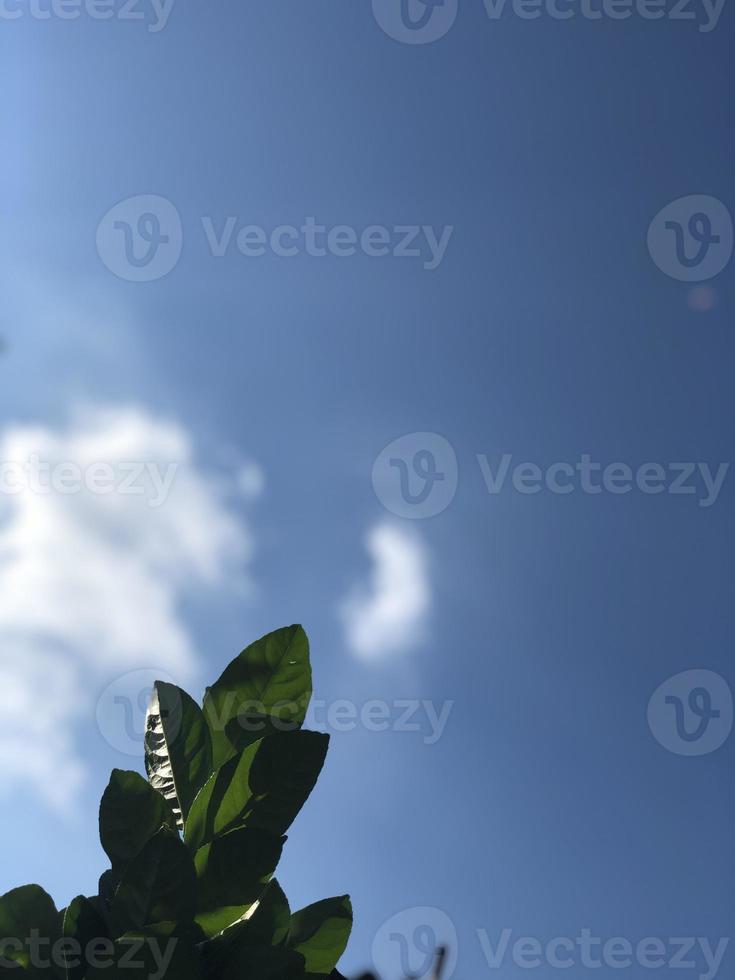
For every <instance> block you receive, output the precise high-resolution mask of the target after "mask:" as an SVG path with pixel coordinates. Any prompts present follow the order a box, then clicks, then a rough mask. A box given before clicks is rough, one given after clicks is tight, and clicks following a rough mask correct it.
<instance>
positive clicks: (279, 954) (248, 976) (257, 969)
mask: <svg viewBox="0 0 735 980" xmlns="http://www.w3.org/2000/svg"><path fill="white" fill-rule="evenodd" d="M304 976H305V969H304V958H303V956H301V955H300V954H299V953H297V952H296V951H295V950H292V949H288V948H287V947H278V946H270V947H269V946H239V947H238V948H237V949H235V950H233V952H232V954H231V955H230V956H229V957H228V958H227V959H226V960H225V962H224V963H223V964H222V966H221V967H220V970H219V972H218V977H219V980H299V978H302V977H304Z"/></svg>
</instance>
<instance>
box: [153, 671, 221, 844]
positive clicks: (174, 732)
mask: <svg viewBox="0 0 735 980" xmlns="http://www.w3.org/2000/svg"><path fill="white" fill-rule="evenodd" d="M145 728H146V731H145V768H146V772H147V773H148V779H149V780H150V783H151V786H153V788H154V789H156V790H158V792H159V793H161V794H162V795H163V796H164V797H165V798H166V799H167V800H168V802H169V804H170V805H171V809H172V810H173V812H174V814H175V816H176V821H177V823H178V825H179V827H180V828H181V829H183V827H184V821H185V820H186V817H187V814H188V813H189V808H190V807H191V804H192V802H193V800H194V797H195V796H196V794H197V793H198V792H199V790H200V789H201V788H202V786H203V785H204V783H205V782H206V780H207V779H208V778H209V776H210V774H211V772H212V742H211V739H210V735H209V729H208V727H207V723H206V721H205V720H204V715H203V714H202V711H201V708H200V707H199V705H198V704H196V702H195V701H193V700H192V698H190V697H189V695H188V694H187V693H186V691H182V690H181V688H179V687H176V686H175V685H173V684H166V683H164V682H163V681H156V683H155V684H154V686H153V694H152V695H151V703H150V705H149V706H148V714H147V715H146V724H145Z"/></svg>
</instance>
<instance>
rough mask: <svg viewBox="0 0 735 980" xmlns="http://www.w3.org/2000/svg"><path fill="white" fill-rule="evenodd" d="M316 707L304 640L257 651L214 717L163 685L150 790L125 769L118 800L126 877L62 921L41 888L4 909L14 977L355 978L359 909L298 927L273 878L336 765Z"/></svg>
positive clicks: (214, 702)
mask: <svg viewBox="0 0 735 980" xmlns="http://www.w3.org/2000/svg"><path fill="white" fill-rule="evenodd" d="M310 698H311V667H310V662H309V645H308V640H307V638H306V634H305V633H304V631H303V629H302V628H301V627H300V626H291V627H287V628H285V629H281V630H277V631H276V632H274V633H270V634H268V635H267V636H264V637H262V638H261V639H260V640H258V641H257V642H255V643H253V644H252V645H251V646H249V647H247V649H245V650H244V651H243V652H242V653H241V654H240V655H239V656H238V657H236V658H235V660H233V662H232V663H231V664H230V665H229V666H228V667H227V668H226V670H225V671H224V673H223V674H222V676H221V677H220V678H219V680H218V681H216V682H215V683H214V684H213V685H212V687H210V688H208V689H207V691H206V694H205V697H204V704H203V708H200V707H199V706H198V705H197V704H196V702H195V701H193V700H192V699H191V698H190V697H189V695H188V694H186V693H185V692H184V691H182V690H180V689H179V688H177V687H174V686H173V685H171V684H165V683H162V682H157V683H156V685H155V687H154V691H153V694H152V697H151V702H150V705H149V709H148V716H147V719H146V734H145V768H146V772H147V774H148V781H146V780H145V779H144V778H143V777H142V776H140V775H139V774H138V773H136V772H122V771H120V770H117V769H116V770H114V771H113V773H112V775H111V777H110V782H109V785H108V787H107V789H106V790H105V792H104V795H103V797H102V802H101V805H100V814H99V818H100V819H99V823H100V839H101V842H102V846H103V848H104V850H105V853H106V854H107V856H108V858H109V859H110V865H111V867H110V869H109V870H107V871H106V872H105V873H104V874H103V875H102V877H101V879H100V883H99V891H98V894H97V895H94V896H92V897H84V896H79V897H78V898H75V899H74V900H73V901H72V902H71V904H70V905H69V907H68V908H67V909H63V910H62V911H61V912H57V910H56V908H55V906H54V903H53V901H52V900H51V898H50V897H49V896H48V895H47V894H46V893H45V892H44V891H43V889H41V888H40V887H39V886H37V885H28V886H26V887H24V888H16V889H14V890H13V891H11V892H8V893H7V894H6V895H3V896H2V898H0V974H2V973H5V972H6V971H9V970H11V969H12V970H13V975H14V977H16V978H17V980H40V978H41V976H43V978H44V980H55V978H58V980H102V978H103V977H107V978H109V980H113V978H115V980H117V978H118V973H121V974H122V977H123V978H124V977H126V976H127V977H129V978H130V980H151V978H152V980H163V978H164V977H165V978H169V977H170V978H175V980H256V978H257V980H299V978H304V980H317V978H319V977H329V976H331V977H333V978H335V977H336V978H339V976H340V975H339V973H338V972H337V971H336V969H335V968H336V964H337V961H338V959H339V957H340V956H341V954H342V952H343V950H344V948H345V946H346V944H347V940H348V937H349V933H350V929H351V925H352V908H351V905H350V900H349V897H348V896H340V897H337V898H328V899H325V900H323V901H320V902H316V903H315V904H314V905H310V906H308V907H307V908H305V909H301V910H300V911H298V912H295V913H293V914H292V913H291V910H290V908H289V905H288V901H287V899H286V896H285V895H284V893H283V891H282V889H281V888H280V886H279V884H278V882H277V881H276V879H275V878H274V877H273V873H274V871H275V869H276V865H277V864H278V861H279V859H280V857H281V852H282V850H283V845H284V843H285V841H286V837H285V833H286V831H287V829H288V827H289V826H290V824H291V822H292V821H293V819H294V818H295V817H296V815H297V814H298V812H299V810H300V809H301V807H302V806H303V804H304V802H305V801H306V798H307V797H308V795H309V793H310V792H311V790H312V788H313V787H314V784H315V783H316V780H317V777H318V776H319V773H320V771H321V768H322V765H323V763H324V758H325V755H326V751H327V744H328V741H329V737H328V736H327V735H322V734H319V733H316V732H308V731H302V730H301V726H302V724H303V722H304V718H305V714H306V709H307V706H308V703H309V700H310ZM7 937H13V938H7ZM34 937H35V940H34ZM39 937H40V941H39ZM34 942H35V946H34ZM40 942H43V943H44V945H43V946H41V945H40ZM42 953H43V954H44V955H41V954H42ZM105 956H107V957H108V959H107V960H105ZM111 967H112V968H111ZM123 971H124V972H123ZM98 974H99V977H98Z"/></svg>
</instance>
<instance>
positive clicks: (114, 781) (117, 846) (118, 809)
mask: <svg viewBox="0 0 735 980" xmlns="http://www.w3.org/2000/svg"><path fill="white" fill-rule="evenodd" d="M163 826H165V827H170V828H171V829H173V830H175V829H176V820H175V818H174V815H173V813H172V811H171V807H170V806H169V805H168V803H167V802H166V800H165V799H164V798H163V797H162V796H161V794H160V793H157V792H156V791H155V790H154V789H153V787H152V786H149V784H148V783H147V782H146V781H145V779H143V777H142V776H141V775H140V774H139V773H137V772H124V771H123V770H121V769H113V771H112V775H111V776H110V782H109V784H108V786H107V789H106V790H105V792H104V793H103V795H102V802H101V803H100V840H101V841H102V847H103V848H104V849H105V853H106V854H107V856H108V857H109V859H110V861H111V862H112V864H113V867H115V868H123V869H124V868H125V867H126V866H127V864H128V863H129V862H130V861H131V860H132V859H133V858H134V857H135V856H136V855H137V854H139V853H140V851H141V850H142V849H143V847H144V846H145V845H146V844H147V842H148V841H149V840H150V839H151V837H153V835H154V834H155V833H157V832H158V831H159V830H160V829H161V827H163Z"/></svg>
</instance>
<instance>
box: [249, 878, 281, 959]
mask: <svg viewBox="0 0 735 980" xmlns="http://www.w3.org/2000/svg"><path fill="white" fill-rule="evenodd" d="M290 924H291V909H290V908H289V907H288V899H287V898H286V895H285V893H284V891H283V889H282V888H281V886H280V885H279V884H278V882H277V881H276V879H275V878H273V879H272V881H269V882H268V884H267V885H266V886H265V888H264V890H263V892H262V894H261V896H260V898H259V899H258V904H257V906H256V908H255V911H254V912H253V914H252V915H251V916H250V918H249V919H248V921H247V922H246V923H245V926H246V928H244V929H243V930H242V941H243V942H245V943H246V944H247V945H248V946H257V945H260V946H280V944H281V943H282V942H283V941H284V940H285V939H286V937H287V936H288V930H289V927H290Z"/></svg>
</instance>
